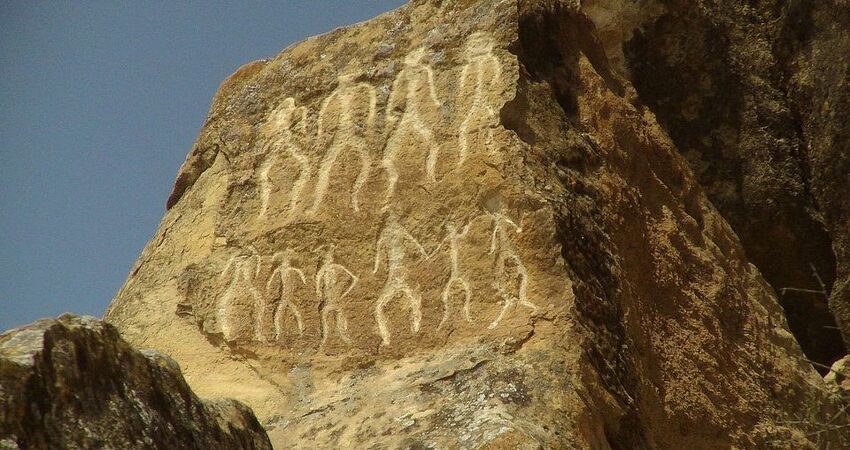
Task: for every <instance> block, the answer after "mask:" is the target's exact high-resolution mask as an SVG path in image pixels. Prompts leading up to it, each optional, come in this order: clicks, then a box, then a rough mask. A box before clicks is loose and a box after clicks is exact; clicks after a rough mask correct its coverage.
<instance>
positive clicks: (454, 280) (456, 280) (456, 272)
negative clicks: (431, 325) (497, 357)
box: [437, 222, 472, 330]
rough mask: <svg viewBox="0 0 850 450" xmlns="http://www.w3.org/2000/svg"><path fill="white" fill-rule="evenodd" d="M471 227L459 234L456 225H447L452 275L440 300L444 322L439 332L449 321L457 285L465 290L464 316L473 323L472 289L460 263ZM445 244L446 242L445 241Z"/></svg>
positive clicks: (439, 326)
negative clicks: (453, 289)
mask: <svg viewBox="0 0 850 450" xmlns="http://www.w3.org/2000/svg"><path fill="white" fill-rule="evenodd" d="M470 225H471V222H470V223H469V224H467V225H466V226H465V227H464V228H463V230H462V231H460V232H458V230H457V227H455V226H454V225H451V224H449V225H446V229H447V230H448V232H449V235H448V236H447V237H446V239H447V240H448V241H449V260H450V261H451V273H450V275H449V281H448V282H446V286H445V287H444V288H443V292H442V294H441V295H440V298H441V299H442V301H443V318H442V320H440V324H439V325H438V326H437V330H439V329H441V328H442V327H443V325H445V323H446V322H447V321H448V319H449V315H450V309H449V300H450V297H451V293H452V288H453V287H454V285H455V284H458V285H459V286H460V288H461V289H463V296H464V299H463V315H464V318H466V321H467V322H470V323H472V315H471V314H470V311H469V305H470V302H471V301H472V289H471V288H470V287H469V283H467V282H466V279H464V278H463V275H462V274H461V271H460V261H459V260H460V240H461V239H463V238H464V237H465V236H466V234H467V233H468V232H469V226H470ZM443 242H445V240H444V241H443Z"/></svg>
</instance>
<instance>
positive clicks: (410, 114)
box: [382, 48, 442, 201]
mask: <svg viewBox="0 0 850 450" xmlns="http://www.w3.org/2000/svg"><path fill="white" fill-rule="evenodd" d="M425 55H426V52H425V49H424V48H419V49H416V50H414V51H412V52H410V53H409V54H408V55H407V56H406V57H405V59H404V69H402V70H401V71H400V72H399V73H398V75H397V76H396V78H395V81H393V86H392V91H391V93H390V97H389V100H388V101H387V122H388V124H389V125H390V126H394V129H393V131H392V133H391V134H390V136H389V139H388V140H387V145H386V149H385V150H384V157H383V161H382V165H383V167H384V169H385V170H386V171H387V175H388V181H387V192H386V200H387V201H389V199H390V198H392V196H393V194H394V193H395V185H396V183H397V182H398V170H397V169H396V167H395V163H396V157H397V154H398V152H399V150H401V149H402V148H404V147H405V146H410V145H413V144H412V142H416V140H418V141H420V142H421V143H422V144H423V145H424V146H425V147H426V148H427V152H428V154H427V157H426V158H425V167H424V169H425V174H426V176H427V178H428V180H429V181H431V182H435V181H436V171H437V158H438V156H439V153H440V147H439V145H438V144H437V141H436V140H435V139H434V133H433V131H432V130H431V127H430V126H429V125H428V122H429V121H428V120H424V119H423V117H422V115H423V114H424V113H423V111H427V110H428V109H430V110H431V112H436V111H438V110H439V108H440V105H441V104H442V103H441V102H440V99H439V98H438V97H437V87H436V85H435V83H434V71H433V70H431V67H430V66H429V65H428V64H426V63H425V62H423V59H424V58H425ZM402 100H403V101H404V106H403V108H404V109H403V110H402V111H401V113H400V116H399V113H398V112H397V111H396V110H397V109H398V108H399V107H400V103H401V102H402ZM433 116H436V114H433Z"/></svg>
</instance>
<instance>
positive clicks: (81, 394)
mask: <svg viewBox="0 0 850 450" xmlns="http://www.w3.org/2000/svg"><path fill="white" fill-rule="evenodd" d="M0 448H3V449H18V448H20V449H91V448H126V449H130V448H134V449H136V448H137V449H177V448H181V449H184V448H185V449H199V450H200V449H212V448H216V449H219V448H220V449H270V448H271V444H270V443H269V440H268V437H267V436H266V433H265V431H264V430H263V429H262V427H261V426H260V424H259V423H258V422H257V419H256V418H255V417H254V414H253V413H252V412H251V410H250V409H249V408H248V407H246V406H245V405H243V404H242V403H239V402H238V401H235V400H230V399H221V400H215V401H201V400H200V399H199V398H198V397H196V396H195V394H193V393H192V391H191V390H190V389H189V386H188V385H187V384H186V382H185V381H184V380H183V376H182V375H181V373H180V367H179V366H178V365H177V363H176V362H174V360H172V359H171V358H169V357H167V356H165V355H163V354H161V353H158V352H155V351H149V350H144V351H138V350H135V349H133V348H132V347H130V345H129V344H127V343H126V342H125V341H124V340H123V339H121V338H120V337H119V335H118V331H117V330H116V329H115V328H114V327H113V326H111V325H109V324H105V323H103V322H101V321H99V320H97V319H95V318H93V317H78V316H73V315H70V314H66V315H63V316H61V317H59V318H58V319H55V320H53V319H48V320H40V321H37V322H34V323H32V324H30V325H26V326H24V327H21V328H16V329H13V330H10V331H8V332H6V333H4V334H2V335H0Z"/></svg>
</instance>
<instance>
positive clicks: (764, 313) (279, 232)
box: [106, 0, 850, 449]
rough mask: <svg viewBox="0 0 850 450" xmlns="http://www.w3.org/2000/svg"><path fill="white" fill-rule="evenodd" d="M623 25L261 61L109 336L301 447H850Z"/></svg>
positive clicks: (403, 18) (147, 256)
mask: <svg viewBox="0 0 850 450" xmlns="http://www.w3.org/2000/svg"><path fill="white" fill-rule="evenodd" d="M590 3H593V2H590ZM609 3H611V2H609ZM617 3H618V2H613V3H611V4H610V5H609V4H607V3H605V2H596V3H594V4H589V5H585V7H586V8H591V7H594V8H596V9H595V10H593V11H595V12H594V13H593V14H591V11H590V10H587V9H582V7H579V5H578V3H577V2H570V1H556V0H551V1H542V0H541V1H528V2H525V1H518V0H504V1H485V0H480V1H475V0H468V1H452V2H439V1H425V0H422V1H414V2H412V3H411V4H409V5H407V6H405V7H403V8H400V9H399V10H396V11H393V12H391V13H387V14H385V15H382V16H380V17H378V18H376V19H374V20H371V21H369V22H366V23H363V24H359V25H356V26H353V27H349V28H344V29H339V30H336V31H334V32H332V33H329V34H326V35H323V36H319V37H315V38H311V39H309V40H307V41H304V42H302V43H300V44H297V45H294V46H292V47H290V48H288V49H286V50H285V51H283V52H282V53H280V54H279V55H277V56H276V57H275V58H273V59H270V60H267V61H257V62H254V63H251V64H249V65H246V66H244V67H242V68H241V69H239V70H238V71H237V72H236V73H235V74H234V75H233V76H231V77H230V78H229V79H228V80H226V81H225V82H224V83H223V84H222V86H221V88H220V89H219V91H218V93H217V94H216V97H215V98H214V100H213V105H212V107H211V111H210V114H209V117H208V119H207V121H206V123H205V124H204V127H203V129H202V131H201V134H200V136H199V138H198V141H197V143H196V144H195V147H194V148H193V149H192V151H191V153H190V154H189V156H188V158H187V160H186V163H185V164H184V165H183V167H182V168H181V171H180V173H179V175H178V177H177V182H176V184H175V188H174V191H173V193H172V195H171V197H170V198H169V200H168V206H169V209H168V212H167V214H166V216H165V218H164V219H163V222H162V224H161V226H160V228H159V230H158V231H157V234H156V236H155V237H154V238H153V240H152V241H151V242H150V243H149V244H148V246H147V247H146V249H145V250H144V252H143V254H142V256H141V258H140V259H139V261H138V262H137V264H136V266H135V267H134V268H133V270H132V272H131V274H130V276H129V278H128V280H127V282H126V284H125V286H124V287H123V288H122V290H121V291H120V292H119V293H118V295H117V297H116V298H115V300H114V301H113V303H112V305H111V306H110V309H109V310H108V312H107V315H106V320H108V321H109V322H111V323H113V324H115V325H116V326H117V327H118V328H119V329H120V330H121V333H122V335H123V336H124V337H125V338H126V339H128V340H129V341H131V342H133V343H135V344H137V345H141V346H145V347H152V348H156V349H158V350H160V351H163V352H165V353H167V354H169V355H171V356H172V357H174V358H175V359H176V360H177V361H179V362H180V364H181V366H183V367H184V368H185V373H186V377H187V379H188V380H189V382H190V384H192V386H193V388H194V389H196V390H197V391H198V392H199V393H200V394H202V395H229V396H234V397H236V398H238V399H240V400H242V401H244V402H246V403H247V404H249V405H251V407H252V408H253V409H254V411H256V412H257V414H258V417H260V419H261V421H262V422H263V424H264V425H265V426H266V429H267V430H268V431H269V435H270V437H271V439H272V442H273V443H274V444H275V445H276V446H277V447H278V448H289V447H296V448H297V447H311V448H598V449H606V448H614V449H616V448H629V449H632V448H693V449H715V448H727V447H737V448H816V446H817V445H825V443H827V442H831V443H836V442H847V441H848V439H850V434H848V428H847V427H844V428H840V426H841V425H842V424H845V423H847V417H846V415H843V414H841V413H840V408H841V407H843V405H842V404H841V403H840V401H839V400H837V399H836V398H835V397H834V396H832V395H830V393H829V391H828V390H827V389H826V387H825V384H824V382H823V380H822V379H821V378H820V376H819V375H818V374H817V373H816V372H815V371H814V370H813V369H812V366H811V365H810V364H808V363H807V362H806V361H805V359H804V355H803V353H802V352H801V350H800V348H799V346H798V344H797V342H796V340H795V339H794V337H793V335H791V333H790V332H789V331H788V328H787V324H786V321H785V318H784V316H783V314H782V310H781V308H780V306H779V304H778V303H777V299H776V296H775V294H774V290H773V289H772V288H771V287H770V285H769V284H768V283H767V282H766V281H765V280H764V278H763V277H762V275H761V273H760V271H759V270H758V269H757V268H756V267H755V266H753V265H752V264H750V263H749V261H748V259H747V257H746V255H745V251H744V248H743V247H742V245H741V243H740V242H739V240H738V238H737V236H736V234H735V232H734V231H733V230H732V228H731V227H730V226H729V225H728V224H727V222H726V221H725V220H724V218H723V217H722V216H721V215H720V214H719V213H718V211H717V210H716V209H715V208H714V206H713V205H712V203H711V202H710V201H709V200H708V199H707V197H706V195H705V194H704V193H703V190H702V188H701V186H700V183H699V179H698V178H697V177H696V176H695V175H694V173H693V172H692V170H691V169H690V168H689V166H688V163H687V160H686V159H685V158H684V157H682V156H681V154H680V149H678V148H677V147H676V144H675V141H674V140H671V139H670V138H669V137H668V134H667V133H666V132H665V130H664V128H663V127H662V126H661V125H660V124H659V123H658V122H657V121H656V118H655V115H654V114H653V112H652V110H651V109H650V108H648V107H647V106H646V105H644V104H642V103H641V101H640V97H639V95H638V91H637V90H636V89H635V88H634V87H633V85H632V83H631V82H630V80H629V78H628V77H627V76H626V74H627V73H628V72H627V67H626V65H625V64H626V62H627V59H628V55H629V54H628V52H621V53H620V54H616V49H617V48H618V45H619V44H622V42H619V43H618V41H617V40H618V39H619V40H623V39H630V37H631V36H633V35H634V30H631V29H629V27H632V28H634V27H638V26H640V25H641V24H643V23H644V22H645V21H646V20H649V19H647V18H646V17H644V16H643V15H642V14H643V13H641V11H642V10H640V9H629V10H626V11H616V10H611V9H610V8H608V7H609V6H611V5H616V4H617ZM594 5H595V6H594ZM638 6H640V5H638ZM606 8H607V9H606ZM663 10H664V8H660V9H659V11H663ZM600 11H603V12H604V11H608V12H609V13H610V14H609V15H608V16H604V15H603V16H604V17H608V19H609V20H608V22H604V23H601V22H600V26H599V29H600V30H602V32H599V33H598V32H597V28H596V26H595V24H594V17H595V18H596V20H597V21H598V19H599V18H600V17H603V16H600V14H601V13H600ZM645 11H656V9H648V10H645ZM646 14H649V15H650V16H651V15H652V14H655V13H654V12H653V13H652V14H650V13H649V12H647V13H646ZM621 20H624V21H625V23H627V24H630V25H628V27H626V26H625V25H624V27H625V28H622V29H621V30H619V32H618V31H617V27H618V25H617V23H620V22H619V21H621ZM603 25H604V26H603ZM603 38H604V39H605V40H603ZM608 53H612V54H614V55H615V57H614V58H612V59H609V58H608V57H607V54H608ZM829 421H832V422H831V425H830V427H829V428H828V429H822V428H818V425H819V424H823V423H827V422H829Z"/></svg>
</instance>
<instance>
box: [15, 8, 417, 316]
mask: <svg viewBox="0 0 850 450" xmlns="http://www.w3.org/2000/svg"><path fill="white" fill-rule="evenodd" d="M402 3H404V2H403V1H401V0H392V1H390V0H386V1H384V0H359V1H342V0H335V1H334V0H309V1H308V0H303V1H301V0H298V1H294V0H290V1H286V0H283V1H278V2H259V1H252V2H239V4H235V2H234V4H228V5H224V4H219V3H217V2H185V1H183V2H160V1H156V2H153V1H145V2H91V1H86V2H83V1H80V2H30V1H16V2H12V1H8V2H2V4H0V331H2V330H5V329H7V328H10V327H13V326H17V325H21V324H24V323H28V322H31V321H33V320H35V319H38V318H41V317H50V316H56V315H58V314H61V313H62V312H65V311H70V312H74V313H78V314H90V315H95V316H101V315H102V314H103V311H104V310H105V309H106V306H107V305H108V304H109V301H110V300H111V299H112V296H113V295H114V294H115V292H116V291H117V290H118V288H119V287H120V286H121V284H122V283H123V282H124V279H125V278H126V276H127V273H128V271H129V269H130V266H131V265H132V264H133V262H134V261H135V259H136V258H137V257H138V255H139V253H140V252H141V250H142V247H143V246H144V245H145V243H146V242H147V241H148V239H150V237H151V236H153V233H154V231H155V230H156V227H157V225H158V223H159V220H160V218H161V217H162V215H163V214H164V212H165V201H166V198H167V196H168V193H169V191H170V190H171V186H172V183H173V181H174V177H175V175H176V174H177V169H178V168H179V166H180V164H181V163H182V162H183V159H184V158H185V156H186V154H187V153H188V151H189V149H190V147H191V145H192V142H193V141H194V139H195V137H196V135H197V133H198V129H199V128H200V126H201V124H202V123H203V120H204V117H205V116H206V113H207V109H208V107H209V104H210V100H211V99H212V96H213V93H214V92H215V89H216V87H217V86H218V84H219V83H220V82H221V81H222V80H223V79H224V78H225V77H227V75H229V74H230V73H232V72H233V71H234V70H236V69H237V68H238V67H239V66H240V65H242V64H244V63H246V62H249V61H252V60H255V59H260V58H265V57H270V56H273V55H275V54H276V53H278V52H279V51H280V50H282V49H283V48H284V47H286V46H288V45H289V44H291V43H293V42H296V41H299V40H301V39H304V38H306V37H308V36H312V35H315V34H319V33H323V32H326V31H330V30H332V29H333V28H336V27H338V26H341V25H346V24H351V23H354V22H359V21H361V20H366V19H368V18H371V17H373V16H375V15H377V14H380V13H381V12H384V11H388V10H390V9H393V8H395V7H398V6H399V5H401V4H402Z"/></svg>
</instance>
